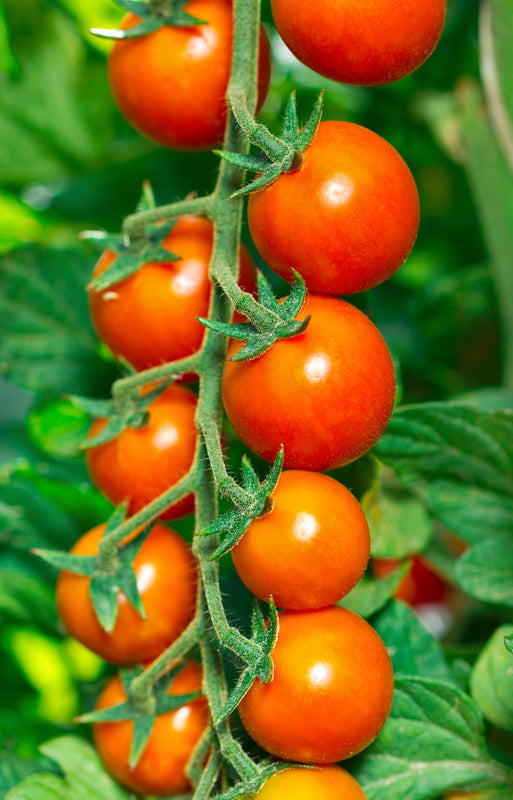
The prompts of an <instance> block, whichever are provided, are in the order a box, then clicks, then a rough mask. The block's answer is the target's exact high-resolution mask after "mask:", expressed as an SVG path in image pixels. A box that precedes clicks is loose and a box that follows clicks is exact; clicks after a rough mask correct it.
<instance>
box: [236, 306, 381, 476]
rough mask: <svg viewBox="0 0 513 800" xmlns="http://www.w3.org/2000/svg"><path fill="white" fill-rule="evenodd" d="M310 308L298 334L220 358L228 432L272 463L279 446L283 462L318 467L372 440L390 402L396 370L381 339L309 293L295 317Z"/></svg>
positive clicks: (352, 312)
mask: <svg viewBox="0 0 513 800" xmlns="http://www.w3.org/2000/svg"><path fill="white" fill-rule="evenodd" d="M309 314H311V320H310V323H309V325H308V327H307V329H306V331H305V332H304V333H302V334H300V335H299V336H295V337H293V338H290V339H281V340H280V341H278V342H276V343H275V344H274V345H273V346H272V347H271V348H270V350H268V351H267V352H265V353H264V354H263V355H261V356H259V357H258V358H255V359H253V360H251V361H240V362H234V361H227V362H226V365H225V368H224V374H223V399H224V405H225V408H226V413H227V414H228V419H229V420H230V422H231V424H232V426H233V428H234V429H235V432H236V433H237V435H238V436H239V437H240V439H242V441H243V442H244V444H246V445H247V446H248V447H249V448H251V450H253V452H255V453H257V455H259V456H262V457H263V458H265V459H267V460H268V461H272V460H273V459H274V458H275V456H276V454H277V452H278V450H279V448H280V445H281V444H283V445H284V447H285V459H284V466H285V468H287V469H307V470H315V471H324V470H329V469H334V468H335V467H340V466H342V465H343V464H348V463H349V462H351V461H354V460H355V459H356V458H358V457H359V456H361V455H363V454H364V453H366V452H367V451H368V450H369V449H370V448H371V447H372V445H373V444H374V443H375V442H376V441H377V440H378V439H379V437H380V436H381V434H382V433H383V431H384V429H385V428H386V426H387V424H388V420H389V419H390V416H391V414H392V409H393V406H394V398H395V374H394V367H393V363H392V358H391V356H390V352H389V350H388V348H387V346H386V344H385V341H384V339H383V338H382V336H381V334H380V333H379V331H378V329H377V328H376V327H375V326H374V325H373V323H372V322H371V321H370V320H369V319H368V318H367V317H366V316H365V315H364V314H362V312H361V311H359V310H358V309H357V308H355V307H354V306H352V305H350V304H349V303H346V301H345V300H340V299H338V298H333V297H321V296H317V295H310V296H308V297H307V299H306V302H305V303H304V305H303V308H302V309H301V312H300V313H299V314H298V318H299V319H304V318H305V317H306V316H307V315H309ZM240 346H241V345H240V344H239V343H233V344H232V345H231V346H230V350H229V354H232V355H233V354H234V353H235V352H236V351H237V350H238V349H239V348H240Z"/></svg>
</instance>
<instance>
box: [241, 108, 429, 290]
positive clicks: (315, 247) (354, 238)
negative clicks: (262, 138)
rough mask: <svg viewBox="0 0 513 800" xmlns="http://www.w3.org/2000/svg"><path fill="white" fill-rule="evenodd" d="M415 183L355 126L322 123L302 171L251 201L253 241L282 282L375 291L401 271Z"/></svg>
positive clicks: (385, 147) (415, 223)
mask: <svg viewBox="0 0 513 800" xmlns="http://www.w3.org/2000/svg"><path fill="white" fill-rule="evenodd" d="M419 214H420V212H419V198H418V193H417V187H416V185H415V181H414V179H413V176H412V174H411V172H410V170H409V169H408V167H407V165H406V163H405V162H404V161H403V159H402V158H401V156H400V155H399V153H398V152H397V150H395V148H393V147H392V145H390V144H389V143H388V142H387V141H385V139H383V138H382V137H381V136H378V134H377V133H374V132H373V131H370V130H368V128H364V127H362V126H361V125H356V124H354V123H352V122H342V121H336V120H333V121H328V122H321V124H320V125H319V127H318V129H317V132H316V134H315V136H314V139H313V140H312V143H311V144H310V145H309V146H308V148H307V149H306V150H305V153H304V161H303V163H302V165H301V167H299V169H297V170H295V171H294V172H289V173H286V174H284V175H280V177H279V178H278V179H277V180H276V181H274V183H272V184H270V185H269V186H267V187H265V188H264V189H262V190H260V191H258V192H254V193H252V194H251V195H250V197H249V204H248V221H249V228H250V231H251V235H252V237H253V241H254V243H255V245H256V247H257V250H258V251H259V253H260V255H261V256H262V258H263V259H264V261H266V262H267V263H268V264H269V266H270V267H271V268H272V269H273V270H275V272H277V273H278V274H280V275H282V276H283V277H284V278H287V279H288V280H290V279H291V278H292V272H291V270H292V269H296V270H297V271H298V272H300V273H301V275H302V276H303V278H304V280H305V282H306V285H307V287H308V289H309V290H310V291H311V292H316V293H318V294H330V295H340V294H353V293H355V292H362V291H364V290H366V289H370V288H371V287H373V286H377V285H378V284H379V283H382V282H383V281H385V280H387V278H389V277H390V276H391V275H393V273H394V272H396V270H397V269H398V268H399V267H400V266H401V264H402V263H403V262H404V261H405V259H406V257H407V256H408V254H409V252H410V250H411V249H412V247H413V244H414V242H415V239H416V236H417V231H418V228H419Z"/></svg>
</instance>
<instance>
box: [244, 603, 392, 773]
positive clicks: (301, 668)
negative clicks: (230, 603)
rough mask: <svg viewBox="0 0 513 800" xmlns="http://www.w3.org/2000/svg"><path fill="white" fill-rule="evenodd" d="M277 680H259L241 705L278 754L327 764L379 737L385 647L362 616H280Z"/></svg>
mask: <svg viewBox="0 0 513 800" xmlns="http://www.w3.org/2000/svg"><path fill="white" fill-rule="evenodd" d="M272 658H273V662H274V677H273V679H272V681H271V683H269V684H268V685H267V686H266V685H265V684H264V683H262V681H261V680H260V679H257V680H256V682H255V683H254V684H253V686H252V687H251V689H250V690H249V692H248V693H247V695H246V696H245V697H244V698H243V700H242V702H241V703H240V705H239V713H240V718H241V720H242V723H243V725H244V727H245V728H246V730H247V731H248V733H249V734H250V736H252V737H253V739H255V741H256V742H257V743H258V744H259V745H260V746H261V747H263V748H264V750H267V751H268V752H269V753H272V754H273V755H275V756H278V757H279V758H284V759H287V760H291V761H303V762H305V763H311V764H330V763H333V762H335V761H341V760H342V759H345V758H349V757H350V756H354V755H356V753H359V752H360V751H361V750H363V749H364V748H365V747H367V746H368V745H369V744H370V743H371V742H372V741H373V740H374V739H375V738H376V736H377V735H378V733H379V732H380V730H381V728H382V727H383V725H384V724H385V722H386V719H387V717H388V714H389V712H390V706H391V704H392V693H393V687H394V676H393V671H392V664H391V662H390V658H389V655H388V653H387V650H386V648H385V645H384V644H383V642H382V641H381V639H380V637H379V636H378V634H377V633H376V631H375V630H374V628H371V626H370V625H369V624H368V623H367V622H365V620H364V619H362V618H361V617H359V616H358V615H357V614H354V613H353V612H352V611H348V610H347V609H345V608H340V607H339V606H331V607H330V608H323V609H321V610H318V611H283V612H281V613H280V628H279V634H278V640H277V642H276V646H275V648H274V652H273V656H272Z"/></svg>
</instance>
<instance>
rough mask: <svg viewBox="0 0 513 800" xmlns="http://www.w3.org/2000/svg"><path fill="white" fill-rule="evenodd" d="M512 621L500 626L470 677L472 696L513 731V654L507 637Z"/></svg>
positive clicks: (485, 711)
mask: <svg viewBox="0 0 513 800" xmlns="http://www.w3.org/2000/svg"><path fill="white" fill-rule="evenodd" d="M510 632H511V626H510V625H503V626H501V627H500V628H497V630H496V631H495V633H494V634H493V636H492V637H491V639H490V640H489V641H488V642H487V644H486V645H485V647H484V649H483V650H482V652H481V654H480V656H479V658H478V659H477V661H476V663H475V665H474V669H473V670H472V676H471V681H470V687H471V690H472V697H473V698H474V700H475V701H476V703H477V704H478V706H479V708H480V709H481V711H482V712H483V714H484V716H485V717H486V718H487V719H488V720H490V722H493V724H494V725H497V726H498V727H499V728H503V729H504V730H507V731H513V658H512V656H511V653H509V652H508V651H507V650H506V647H505V645H504V637H505V636H506V635H507V634H508V633H510Z"/></svg>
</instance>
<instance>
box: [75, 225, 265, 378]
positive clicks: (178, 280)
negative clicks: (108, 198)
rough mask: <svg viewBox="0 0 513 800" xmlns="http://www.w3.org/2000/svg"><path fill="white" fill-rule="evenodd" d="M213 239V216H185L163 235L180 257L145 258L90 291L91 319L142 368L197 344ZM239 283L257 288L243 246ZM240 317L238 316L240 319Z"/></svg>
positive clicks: (108, 255) (107, 258) (106, 261)
mask: <svg viewBox="0 0 513 800" xmlns="http://www.w3.org/2000/svg"><path fill="white" fill-rule="evenodd" d="M212 240H213V225H212V223H211V222H210V221H209V220H206V219H202V218H200V217H183V218H182V219H180V220H178V222H177V223H176V225H175V226H174V227H173V229H172V230H171V232H170V233H169V234H168V235H167V236H166V238H165V239H164V241H163V246H164V247H165V248H166V249H167V250H169V251H171V252H173V253H174V254H175V255H179V256H180V259H179V260H178V261H169V262H165V263H157V262H149V263H146V264H144V265H143V266H142V267H141V268H140V269H139V270H138V271H137V272H136V273H134V274H133V275H131V276H130V277H129V278H126V280H124V281H121V283H118V284H116V285H115V286H110V287H109V288H108V289H104V290H103V291H101V292H96V291H92V292H91V293H90V295H89V309H90V312H91V317H92V320H93V325H94V327H95V330H96V332H97V334H98V336H99V337H100V339H101V340H102V341H103V342H105V344H107V345H108V347H109V348H110V349H111V350H112V352H113V353H114V355H115V356H121V357H122V358H124V359H125V360H126V361H128V362H129V363H130V364H132V366H133V367H135V369H137V370H143V369H148V368H149V367H156V366H159V365H160V364H165V363H167V362H168V361H175V360H177V359H179V358H185V357H186V356H190V355H192V353H195V352H196V351H197V350H198V349H199V347H200V345H201V342H202V340H203V336H204V333H205V328H204V327H203V325H201V323H200V322H198V320H197V319H196V317H206V316H208V306H209V301H210V289H211V283H210V279H209V276H208V268H209V262H210V256H211V254H212ZM115 260H116V255H115V253H113V252H112V251H111V250H107V251H105V253H103V254H102V256H101V258H100V260H99V261H98V263H97V265H96V267H95V270H94V275H95V276H96V275H101V273H102V272H104V271H105V270H106V269H107V267H109V266H110V265H111V264H112V263H113V262H114V261H115ZM239 283H240V286H241V288H242V289H244V290H245V291H248V292H254V291H255V289H256V277H255V267H254V264H253V261H252V259H251V256H250V255H249V253H248V251H247V250H246V248H245V247H244V246H242V247H241V251H240V281H239ZM236 316H237V315H236ZM242 320H243V318H242V317H240V316H239V317H238V320H236V321H242Z"/></svg>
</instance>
